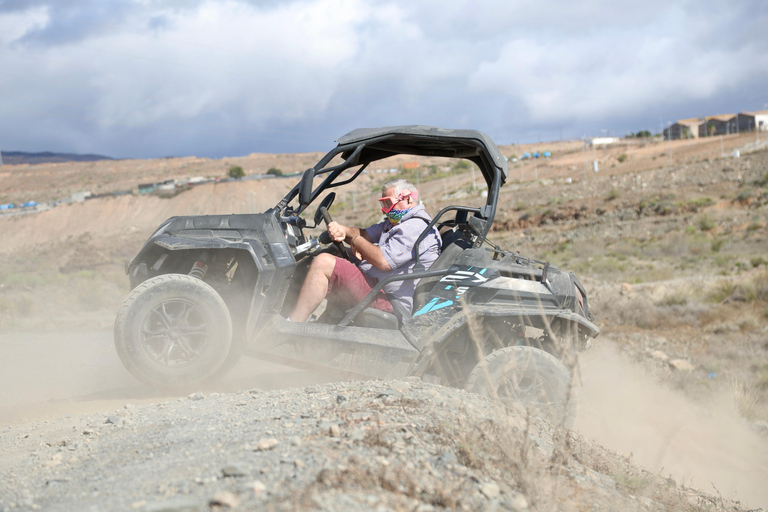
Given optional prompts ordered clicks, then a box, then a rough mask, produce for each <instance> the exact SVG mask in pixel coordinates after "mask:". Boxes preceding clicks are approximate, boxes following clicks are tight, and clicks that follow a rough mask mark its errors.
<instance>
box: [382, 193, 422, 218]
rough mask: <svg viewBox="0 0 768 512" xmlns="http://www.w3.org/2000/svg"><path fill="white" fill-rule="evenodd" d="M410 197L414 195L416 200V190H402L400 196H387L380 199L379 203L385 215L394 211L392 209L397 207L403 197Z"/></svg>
mask: <svg viewBox="0 0 768 512" xmlns="http://www.w3.org/2000/svg"><path fill="white" fill-rule="evenodd" d="M408 197H412V198H413V199H414V200H415V199H416V194H415V193H414V192H411V191H409V190H406V191H405V192H402V193H401V194H400V195H399V196H397V197H395V196H386V197H382V198H381V199H379V204H380V205H381V211H382V213H383V214H384V215H386V214H388V213H389V212H391V211H392V209H393V208H394V207H395V205H396V204H397V203H399V202H400V201H402V200H403V199H406V198H408Z"/></svg>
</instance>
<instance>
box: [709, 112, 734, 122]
mask: <svg viewBox="0 0 768 512" xmlns="http://www.w3.org/2000/svg"><path fill="white" fill-rule="evenodd" d="M734 117H736V114H719V115H716V116H707V121H712V120H714V121H722V122H726V121H730V120H731V119H733V118H734Z"/></svg>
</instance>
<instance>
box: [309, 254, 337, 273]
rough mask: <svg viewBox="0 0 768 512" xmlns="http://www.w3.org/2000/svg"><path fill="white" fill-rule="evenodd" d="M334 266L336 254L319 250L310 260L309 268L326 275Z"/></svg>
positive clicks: (331, 271)
mask: <svg viewBox="0 0 768 512" xmlns="http://www.w3.org/2000/svg"><path fill="white" fill-rule="evenodd" d="M335 267H336V256H334V255H333V254H329V253H327V252H321V253H320V254H318V255H317V256H315V258H314V259H313V260H312V266H311V268H310V269H311V270H314V271H315V272H321V273H322V274H324V275H325V276H327V277H330V275H331V274H332V273H333V269H334V268H335Z"/></svg>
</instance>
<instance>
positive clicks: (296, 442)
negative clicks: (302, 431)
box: [291, 436, 301, 446]
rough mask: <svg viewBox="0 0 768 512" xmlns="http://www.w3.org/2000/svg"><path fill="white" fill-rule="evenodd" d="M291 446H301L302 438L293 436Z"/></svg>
mask: <svg viewBox="0 0 768 512" xmlns="http://www.w3.org/2000/svg"><path fill="white" fill-rule="evenodd" d="M291 445H293V446H301V438H300V437H299V436H293V437H292V438H291Z"/></svg>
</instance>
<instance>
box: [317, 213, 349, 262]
mask: <svg viewBox="0 0 768 512" xmlns="http://www.w3.org/2000/svg"><path fill="white" fill-rule="evenodd" d="M317 211H318V212H319V213H320V215H322V216H323V220H324V221H325V225H326V227H327V226H328V224H330V223H331V222H333V219H332V218H331V214H330V213H328V208H326V207H325V206H324V205H322V204H321V205H320V206H319V207H318V208H317ZM333 245H335V246H336V249H338V250H339V252H340V253H341V257H342V258H344V259H345V260H347V261H350V260H349V254H348V253H347V250H346V249H345V248H344V244H343V243H342V242H333Z"/></svg>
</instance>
